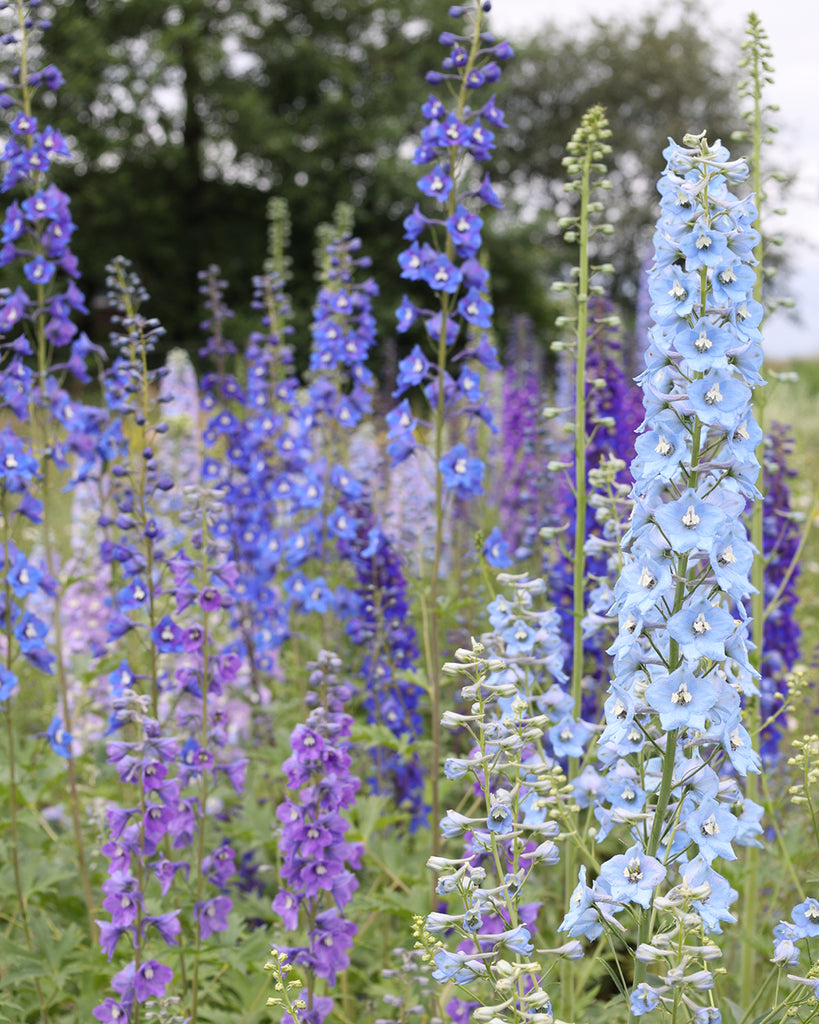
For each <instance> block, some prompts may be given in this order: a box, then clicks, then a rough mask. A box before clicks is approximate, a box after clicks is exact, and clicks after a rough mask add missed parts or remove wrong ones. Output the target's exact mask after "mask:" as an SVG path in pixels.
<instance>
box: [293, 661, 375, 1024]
mask: <svg viewBox="0 0 819 1024" xmlns="http://www.w3.org/2000/svg"><path fill="white" fill-rule="evenodd" d="M307 667H308V669H310V680H309V687H310V688H309V692H308V704H309V705H310V706H311V710H310V713H309V715H308V717H307V720H306V721H305V722H304V723H303V724H300V725H297V726H296V728H295V729H294V730H293V732H292V733H291V736H290V745H291V755H290V757H288V758H287V760H286V761H285V762H284V764H283V766H282V767H283V770H284V773H285V775H286V777H287V787H288V789H289V790H291V791H292V795H291V796H290V797H288V799H286V800H284V801H283V802H282V803H281V804H280V805H279V807H278V810H277V816H278V819H279V821H280V822H281V836H280V840H279V851H280V854H281V858H282V863H281V868H280V876H281V879H282V881H283V883H284V884H285V885H286V886H287V888H286V889H281V890H280V891H279V893H278V894H277V896H276V898H275V899H274V901H273V909H274V910H275V911H276V913H277V914H278V915H279V916H280V917H281V919H282V923H283V924H284V927H285V929H286V930H287V931H290V932H298V933H299V941H298V944H297V945H294V946H284V945H282V944H281V943H280V942H276V943H274V944H273V956H274V957H275V958H276V962H277V963H278V964H279V965H281V969H282V970H286V966H285V965H291V966H295V967H297V968H301V970H300V971H299V974H300V975H301V976H302V977H303V978H305V979H306V980H305V981H304V996H303V997H302V998H301V1000H300V1002H301V1004H302V1005H301V1006H298V1007H288V1005H287V1002H286V1001H284V1000H280V999H278V1000H277V999H276V997H274V1004H275V1005H279V1006H281V1007H283V1009H284V1010H285V1013H284V1016H283V1018H282V1019H283V1021H284V1024H297V1021H298V1022H302V1024H321V1022H322V1021H323V1020H324V1019H325V1017H327V1015H328V1014H329V1013H330V1012H331V1011H332V1008H333V999H332V997H330V996H324V995H320V994H319V992H318V991H317V982H318V981H319V980H324V981H326V982H327V985H328V986H329V988H331V989H332V988H334V987H335V984H336V978H337V975H338V974H339V972H341V971H343V970H344V969H345V968H346V967H347V965H348V964H349V955H348V950H349V949H350V947H351V946H352V944H353V939H354V936H355V934H356V932H357V930H358V929H357V926H356V925H355V924H354V923H353V922H352V921H348V920H347V919H346V918H344V917H343V916H342V913H343V911H344V908H345V906H346V905H347V904H348V903H349V902H350V900H351V899H352V896H353V893H354V892H355V890H356V889H357V888H358V880H357V879H356V877H355V875H354V873H353V872H354V871H356V870H358V869H359V868H360V866H361V858H362V856H363V853H364V847H363V845H362V844H360V843H350V842H348V841H347V840H346V839H345V838H344V836H345V832H346V831H347V828H348V824H347V821H346V820H345V819H344V817H343V812H344V811H345V810H346V809H348V808H349V807H351V806H352V804H353V803H354V801H355V797H356V793H357V792H358V788H359V780H358V779H357V778H356V777H355V776H354V775H352V774H351V771H350V765H351V757H350V752H349V745H350V741H349V736H350V726H351V724H352V718H351V717H350V715H349V714H347V712H346V711H345V710H344V707H345V704H346V703H347V702H348V701H349V699H350V697H351V696H352V688H351V687H350V685H349V684H348V683H347V682H345V681H344V679H343V678H341V676H340V671H341V661H340V660H339V659H338V658H337V657H336V656H335V655H334V654H331V653H329V652H327V651H322V652H321V653H320V654H319V656H318V658H317V660H316V661H315V662H311V663H310V664H308V666H307ZM282 955H283V956H284V958H286V959H284V960H283V959H282ZM294 1008H297V1009H298V1017H296V1016H295V1015H294V1014H293V1012H292V1010H293V1009H294Z"/></svg>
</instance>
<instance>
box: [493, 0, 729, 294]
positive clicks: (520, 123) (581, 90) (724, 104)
mask: <svg viewBox="0 0 819 1024" xmlns="http://www.w3.org/2000/svg"><path fill="white" fill-rule="evenodd" d="M734 46H735V44H734V43H733V41H732V42H731V47H734ZM738 57H739V50H738V48H736V52H733V51H732V50H731V49H729V47H728V46H727V45H725V41H724V40H723V39H721V38H720V37H719V35H718V33H717V31H716V30H715V29H714V27H713V25H711V24H710V23H709V19H708V16H707V12H706V11H705V9H704V8H703V7H702V6H701V5H700V4H699V3H694V2H690V3H686V4H684V5H682V6H681V7H680V8H679V9H678V10H677V11H676V12H675V13H674V15H673V17H672V16H671V15H663V16H660V15H658V14H654V13H647V14H645V15H643V16H642V17H641V18H639V19H637V20H635V21H623V20H622V18H621V17H620V16H616V17H612V18H611V19H610V20H605V21H604V20H597V19H595V20H593V21H592V22H591V23H590V24H589V25H588V26H586V27H584V29H583V30H582V32H580V33H578V32H577V31H572V30H568V29H566V28H565V27H561V26H559V25H557V24H556V23H548V24H544V25H543V26H542V28H541V29H540V30H539V31H538V33H537V35H536V36H535V37H534V38H532V39H531V40H529V41H528V42H526V43H524V44H523V45H519V46H518V47H517V54H516V59H515V60H514V61H511V62H510V64H509V68H508V73H507V74H505V75H504V78H503V80H502V90H503V92H502V97H501V105H502V106H503V108H504V110H506V112H507V113H506V116H507V120H508V122H509V125H510V131H509V133H508V135H507V139H506V143H507V149H506V153H505V154H503V155H501V157H500V160H501V163H504V162H505V163H506V165H507V166H506V167H505V168H504V167H500V168H499V172H500V173H499V179H501V180H503V179H504V178H505V179H506V180H507V181H508V182H509V183H510V188H509V191H510V200H511V201H510V203H509V214H508V216H509V219H510V220H513V221H515V222H516V223H517V224H518V225H520V224H522V223H526V224H528V225H529V229H528V238H527V239H526V241H527V243H528V245H529V247H530V248H531V251H533V252H537V253H539V254H541V255H542V258H541V260H540V261H539V262H540V270H541V271H542V272H543V273H544V275H545V277H547V278H549V279H551V280H554V279H556V278H559V276H560V272H559V267H557V266H556V265H557V264H567V263H568V262H569V261H568V260H567V256H566V253H565V251H564V248H563V242H562V232H560V231H558V230H557V228H556V223H555V221H556V219H557V218H558V217H560V216H562V215H564V213H565V212H566V211H565V209H564V207H565V203H566V200H565V198H564V195H563V181H564V178H565V174H564V170H563V167H562V164H561V161H562V158H563V156H564V154H565V147H566V142H567V141H568V140H569V138H571V135H572V132H573V131H574V129H575V127H576V126H577V124H578V123H579V121H580V118H581V117H582V114H583V112H584V111H585V110H587V109H588V108H589V107H591V106H593V105H594V104H598V103H599V104H601V105H602V106H603V107H604V108H605V110H606V116H607V119H608V122H609V126H610V128H611V132H612V137H611V145H612V149H613V153H612V156H611V158H610V161H609V167H610V172H609V175H608V177H609V179H610V181H611V183H612V189H611V191H610V193H609V199H608V202H607V217H608V218H609V220H611V221H612V223H614V225H615V228H616V234H615V235H614V236H613V238H612V240H611V242H610V245H609V251H608V252H606V253H605V256H606V258H607V259H610V260H611V262H612V263H613V264H614V267H615V276H614V282H613V286H612V294H613V298H614V299H615V301H616V302H617V303H618V304H619V305H621V306H623V305H625V307H626V309H627V310H629V311H630V310H633V307H634V302H635V299H636V293H637V281H638V277H639V274H640V272H641V269H642V263H643V260H644V257H645V255H646V253H647V249H648V244H649V242H650V239H651V233H652V231H653V222H654V220H655V216H656V212H655V211H656V203H657V194H656V188H655V182H656V181H657V179H658V177H659V175H660V172H661V171H662V169H663V166H664V164H665V161H664V159H663V156H662V151H663V149H664V148H665V147H666V145H667V144H668V138H669V136H670V137H672V138H674V139H675V140H679V139H681V138H682V136H683V135H684V134H685V133H686V132H698V131H701V130H702V129H705V128H707V129H708V137H709V138H711V139H714V138H720V137H722V138H723V139H724V140H725V141H726V143H728V142H729V140H730V136H731V132H732V131H735V130H736V129H737V128H738V127H740V120H739V113H738V100H737V93H736V88H737V81H738V73H737V72H736V70H735V69H736V65H737V60H738ZM499 92H500V90H499ZM504 171H505V173H504Z"/></svg>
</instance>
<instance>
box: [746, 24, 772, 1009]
mask: <svg viewBox="0 0 819 1024" xmlns="http://www.w3.org/2000/svg"><path fill="white" fill-rule="evenodd" d="M742 49H743V50H744V51H745V53H746V56H745V57H744V58H743V60H742V61H741V63H740V67H741V68H746V69H747V74H748V77H747V79H746V80H745V81H744V82H743V83H742V85H741V86H740V95H741V96H743V97H744V98H747V99H750V101H751V108H750V109H749V110H748V111H747V112H746V113H745V115H744V116H745V120H746V121H747V123H748V132H747V133H743V134H744V136H745V137H746V138H748V139H749V141H750V142H751V158H750V161H749V162H750V166H751V187H752V190H753V193H754V196H755V198H756V208H757V219H756V221H755V222H754V227H755V228H756V230H757V231H758V232H759V241H758V242H757V245H756V247H755V249H754V257H755V259H756V280H755V282H754V288H753V297H754V299H755V300H756V301H757V302H759V303H760V304H761V305H763V308H764V303H763V301H762V299H763V294H762V293H763V283H764V280H765V277H766V274H767V272H768V271H767V268H766V265H765V251H766V250H765V242H764V240H763V237H762V206H763V203H764V201H765V198H766V195H765V189H764V186H763V180H762V146H763V144H764V143H770V142H771V141H772V138H771V135H770V134H768V133H774V132H775V131H776V128H774V127H773V126H772V125H769V124H767V123H765V120H764V118H765V116H766V112H767V111H772V110H775V109H776V108H774V107H771V106H766V105H765V104H764V103H763V99H762V94H763V90H764V88H765V85H767V84H771V83H772V82H773V75H772V72H773V67H772V64H771V57H772V53H771V49H770V47H769V45H768V37H767V33H766V32H765V30H764V28H763V27H762V24H761V22H760V20H759V18H758V17H757V15H756V14H749V15H748V24H747V27H746V39H745V42H744V43H743V44H742ZM754 407H755V413H756V419H757V422H758V423H759V426H760V427H761V428H762V429H763V430H764V429H765V396H764V394H763V389H762V388H757V389H756V392H755V394H754ZM763 446H764V441H760V443H759V446H758V448H757V458H758V459H759V461H760V464H761V463H762V462H763V458H764V454H763ZM763 500H764V495H763V498H762V499H758V500H757V501H756V502H755V503H754V507H753V510H752V513H751V529H750V536H751V543H752V544H753V546H754V548H755V549H756V555H755V556H754V561H753V565H752V568H751V583H752V584H753V586H754V588H755V591H756V592H755V593H754V594H753V596H752V597H751V615H752V618H753V624H752V633H751V636H752V640H753V645H754V649H753V650H752V652H751V664H752V665H753V666H754V668H756V669H757V670H758V671H760V670H761V668H762V660H763V654H764V651H763V641H764V629H765V556H764V550H763V544H764V534H763ZM746 715H747V722H748V731H749V733H750V734H751V736H756V735H757V734H758V733H759V729H760V726H761V721H760V709H759V700H758V699H757V698H750V699H749V700H748V705H747V709H746ZM746 794H747V796H748V797H749V799H751V800H756V799H757V797H758V795H759V780H758V778H757V776H756V775H749V776H748V779H747V783H746ZM743 900H744V906H743V911H742V921H743V924H744V931H745V936H744V942H743V946H742V966H741V981H740V995H741V998H740V1005H741V1006H748V1005H750V1002H751V999H752V998H753V995H754V991H755V989H756V985H757V979H756V976H755V974H756V967H757V964H756V960H757V957H756V953H755V948H754V947H755V942H756V936H757V919H758V916H759V850H758V849H757V847H754V846H752V847H751V848H750V850H749V852H748V875H747V884H746V886H745V887H744V890H743Z"/></svg>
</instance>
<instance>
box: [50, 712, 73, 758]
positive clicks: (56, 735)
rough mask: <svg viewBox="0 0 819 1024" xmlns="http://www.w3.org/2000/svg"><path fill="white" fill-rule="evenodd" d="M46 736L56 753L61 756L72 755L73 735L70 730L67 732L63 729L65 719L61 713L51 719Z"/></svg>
mask: <svg viewBox="0 0 819 1024" xmlns="http://www.w3.org/2000/svg"><path fill="white" fill-rule="evenodd" d="M46 736H47V737H48V742H49V743H50V744H51V749H52V750H53V751H54V753H55V754H58V755H59V756H60V757H66V758H70V757H71V740H72V736H71V733H70V732H66V731H65V729H63V720H62V718H60V716H59V715H55V716H54V717H53V718H52V719H51V722H50V724H49V726H48V732H47V733H46Z"/></svg>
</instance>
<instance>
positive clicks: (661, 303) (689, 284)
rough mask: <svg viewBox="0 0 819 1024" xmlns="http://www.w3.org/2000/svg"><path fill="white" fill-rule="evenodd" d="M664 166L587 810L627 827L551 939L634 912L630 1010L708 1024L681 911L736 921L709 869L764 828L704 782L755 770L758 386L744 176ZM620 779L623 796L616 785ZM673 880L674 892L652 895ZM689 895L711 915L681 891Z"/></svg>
mask: <svg viewBox="0 0 819 1024" xmlns="http://www.w3.org/2000/svg"><path fill="white" fill-rule="evenodd" d="M665 156H666V160H667V166H666V170H665V172H664V174H663V177H662V179H661V180H660V184H659V190H660V194H661V197H662V198H661V210H662V212H661V217H660V220H659V222H658V226H657V230H656V232H655V239H654V240H655V260H654V265H653V268H652V273H651V280H650V285H649V287H650V292H651V296H652V300H653V305H652V310H651V315H652V318H653V320H654V324H655V326H654V327H653V328H652V331H651V343H650V347H649V350H648V352H647V355H646V370H645V372H644V373H643V374H642V376H641V383H642V387H643V396H644V397H643V403H644V407H645V420H644V423H643V427H642V433H641V434H640V436H639V437H638V438H637V442H636V450H637V454H636V457H635V459H634V461H633V462H632V472H633V475H634V480H635V482H634V488H633V492H632V497H633V500H634V514H633V517H632V524H631V528H630V530H629V531H628V533H627V534H626V536H625V538H624V549H625V564H624V567H623V570H622V572H621V574H620V577H619V579H618V581H617V583H616V585H615V588H614V597H615V601H614V610H615V611H616V612H617V614H618V617H619V626H620V628H619V634H618V636H617V639H616V640H615V642H614V644H613V645H612V648H611V653H612V655H613V658H614V661H613V668H614V672H613V676H614V678H613V681H612V683H611V686H610V688H609V696H608V698H607V700H606V703H605V715H606V725H605V728H604V730H603V732H602V734H601V735H600V737H599V742H598V746H597V753H598V757H599V759H600V761H601V763H602V765H603V767H604V769H605V770H606V772H607V775H608V778H609V780H610V783H609V788H608V790H607V791H606V792H605V793H604V794H603V796H602V799H601V800H599V802H598V804H597V806H596V807H595V814H596V816H597V817H598V820H599V821H600V822H601V826H602V829H601V832H600V837H601V838H602V836H603V835H604V834H605V832H607V831H609V830H610V829H611V828H612V827H613V826H614V825H615V824H617V823H618V822H621V821H625V822H626V823H627V824H628V823H630V836H631V841H632V843H633V845H632V846H631V847H630V849H629V850H628V851H627V852H626V854H625V855H623V857H624V858H625V859H624V860H623V859H622V858H619V857H615V858H613V859H610V860H609V861H607V862H606V863H604V864H603V866H602V868H601V871H600V874H599V876H598V878H597V879H596V880H595V882H594V884H593V885H592V886H591V887H589V886H587V885H586V884H585V880H584V878H582V877H581V882H580V885H579V886H578V889H577V890H576V892H575V895H574V896H573V899H572V907H571V910H570V912H569V914H567V916H566V919H565V920H564V923H563V926H562V927H563V928H564V929H565V930H567V931H568V932H569V934H570V935H586V936H587V937H590V938H591V937H595V936H596V935H599V934H601V932H602V931H603V930H604V929H606V928H609V929H610V928H612V927H614V926H613V925H612V921H613V920H614V915H616V914H617V913H619V912H620V911H621V910H623V909H624V908H625V907H627V906H628V905H629V904H632V905H636V906H638V907H640V908H643V913H642V917H641V920H642V922H643V924H642V925H641V929H640V935H639V939H640V942H641V943H642V945H641V947H640V949H638V958H639V957H640V955H641V950H642V962H644V963H650V964H653V969H654V971H655V973H656V974H658V975H659V976H660V979H661V982H660V984H659V985H657V986H649V985H648V984H647V983H646V982H645V980H644V975H643V977H642V978H641V977H640V976H639V974H638V975H637V977H636V979H635V981H636V985H635V989H634V991H633V994H632V1002H631V1005H632V1012H634V1013H636V1014H640V1013H645V1012H647V1011H648V1010H650V1009H652V1008H653V1007H654V1006H656V1005H658V1004H659V1003H661V1002H662V1003H665V1002H669V1005H670V1001H671V1000H672V999H680V998H682V999H683V1000H684V1001H685V1002H686V1003H687V1004H688V1005H691V1006H692V1008H693V1009H694V1010H695V1011H696V1013H697V1019H698V1020H700V1019H702V1020H711V1019H716V1018H712V1015H711V1013H712V1010H713V1009H714V1008H713V1007H709V1006H702V1005H700V1002H699V993H701V992H703V991H706V990H707V989H708V988H710V983H709V981H708V979H711V982H712V975H711V974H710V972H709V971H708V970H707V969H706V967H705V966H702V964H701V969H700V971H699V972H697V971H694V972H693V973H691V974H690V975H688V974H686V971H688V970H689V968H690V967H691V965H692V964H693V963H695V962H697V963H700V962H701V961H703V962H704V960H707V959H708V956H707V954H706V953H703V952H702V949H701V948H700V947H699V946H696V944H695V946H689V944H688V943H687V942H686V940H685V934H686V930H687V929H690V921H691V917H690V915H691V914H692V913H693V914H694V915H696V916H697V917H698V918H699V921H700V926H699V927H700V928H701V930H702V931H703V932H713V931H717V932H718V931H719V930H720V922H722V921H727V920H732V919H733V918H732V915H731V913H730V911H729V910H728V906H729V904H730V901H731V899H732V898H733V896H734V895H735V894H734V893H733V890H732V889H731V888H730V886H729V884H728V883H727V881H726V880H725V879H724V878H723V877H722V876H721V875H720V874H719V873H718V870H717V868H716V867H715V866H714V862H715V861H717V860H718V859H720V858H722V859H726V860H733V859H735V858H736V853H735V851H734V845H733V844H734V843H737V844H743V843H744V844H755V843H757V842H758V840H757V835H758V834H759V833H760V831H761V827H760V825H759V818H760V815H761V808H760V807H758V806H756V805H755V804H753V802H752V801H750V800H747V799H744V798H743V797H742V795H741V793H740V791H739V789H738V786H737V784H736V782H735V781H734V780H733V779H731V778H730V777H729V776H727V775H723V777H722V778H720V776H719V775H718V774H717V769H718V768H719V767H720V765H721V764H723V763H724V764H725V765H726V766H727V765H729V764H730V765H731V766H732V767H733V769H734V770H735V772H737V773H738V774H739V775H745V774H746V772H749V771H751V772H757V771H759V757H758V755H757V754H756V752H755V751H754V749H753V745H752V742H751V738H750V736H749V734H748V732H747V731H746V729H745V727H744V726H743V724H742V700H741V695H742V694H745V695H755V694H756V693H757V692H758V691H757V686H756V682H755V678H756V676H757V675H758V673H756V671H755V670H754V668H753V667H752V665H751V663H750V660H749V654H748V649H749V641H748V621H747V616H746V612H745V607H744V604H743V602H744V600H745V598H747V597H748V595H749V594H750V592H751V584H750V581H749V570H750V565H751V561H752V558H753V550H752V548H751V545H750V543H749V541H748V536H747V532H746V528H745V525H744V523H743V520H742V516H743V513H744V511H745V506H746V502H747V501H748V500H749V499H753V498H756V497H757V496H758V492H757V489H756V485H755V480H756V477H757V474H758V472H759V463H758V461H757V458H756V454H755V448H756V445H757V443H758V441H759V438H760V431H759V428H758V426H757V425H756V422H755V420H754V416H753V409H752V405H751V397H752V388H753V387H755V386H756V385H758V384H761V383H762V381H761V378H760V376H759V373H758V369H759V365H760V361H761V344H760V342H761V338H760V333H759V329H758V327H759V322H760V319H761V315H762V310H761V307H760V306H759V304H758V303H756V302H754V300H753V299H752V298H751V297H750V292H751V288H752V285H753V280H754V271H753V266H752V264H753V262H754V256H753V249H754V246H755V245H756V242H757V238H758V235H757V232H756V231H755V230H754V228H753V227H752V224H753V221H754V219H755V216H756V210H755V207H754V204H753V202H752V200H751V199H750V198H745V199H740V198H738V197H737V196H736V195H735V194H734V193H733V192H732V191H731V186H732V185H733V184H735V183H737V182H741V181H742V180H743V179H744V178H745V177H746V175H747V167H746V165H745V164H744V162H742V161H731V160H730V158H729V154H728V152H727V150H726V149H725V148H724V147H723V146H721V145H720V144H719V143H717V144H716V145H710V144H709V143H708V142H707V140H706V139H705V137H704V136H697V137H692V136H688V137H686V139H685V141H684V145H683V146H679V145H677V144H674V143H671V144H670V145H669V147H668V148H667V149H666V150H665ZM617 776H619V777H620V778H621V779H622V781H623V785H622V786H619V787H614V788H612V782H611V780H613V779H614V778H616V777H617ZM626 788H627V789H628V791H629V799H628V801H627V803H626V804H625V805H624V802H623V798H624V797H625V789H626ZM615 792H619V794H620V796H619V798H618V799H615V798H614V793H615ZM672 872H675V873H678V874H679V876H680V878H681V886H676V887H674V888H672V889H671V890H670V892H669V893H668V895H667V896H665V897H662V899H661V897H660V887H661V885H662V883H663V882H664V881H665V880H666V879H667V878H668V879H670V878H671V874H672ZM700 886H707V887H708V889H707V891H708V892H709V893H710V896H709V898H708V900H707V902H706V901H704V900H703V899H702V897H696V896H694V895H692V891H694V890H696V891H698V887H700ZM703 891H705V890H703ZM649 906H654V907H655V908H662V909H663V910H665V911H666V917H665V918H661V919H660V920H663V919H664V920H666V921H669V922H670V923H669V924H668V926H667V928H665V926H664V925H661V924H659V921H658V922H655V924H654V925H653V927H654V928H656V929H657V932H656V933H655V935H654V936H653V937H651V936H650V935H649V934H648V927H649V918H648V911H647V909H646V908H648V907H649ZM686 915H688V916H686ZM664 928H665V930H664ZM675 936H676V938H675ZM649 939H651V942H650V943H648V940H649ZM647 943H648V945H647ZM673 949H676V952H675V953H674V952H661V951H660V950H673ZM703 972H704V973H703Z"/></svg>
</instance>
